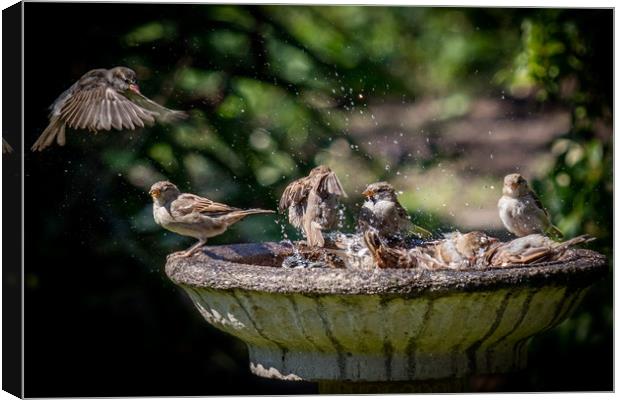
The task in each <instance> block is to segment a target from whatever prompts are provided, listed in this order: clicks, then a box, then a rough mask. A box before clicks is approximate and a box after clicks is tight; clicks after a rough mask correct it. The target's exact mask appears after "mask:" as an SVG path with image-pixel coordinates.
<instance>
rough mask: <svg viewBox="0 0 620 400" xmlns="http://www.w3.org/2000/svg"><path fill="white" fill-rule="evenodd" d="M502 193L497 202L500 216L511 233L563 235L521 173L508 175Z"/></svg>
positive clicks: (520, 235)
mask: <svg viewBox="0 0 620 400" xmlns="http://www.w3.org/2000/svg"><path fill="white" fill-rule="evenodd" d="M502 194H503V196H502V197H501V198H500V199H499V201H498V203H497V207H498V208H499V217H500V219H501V220H502V222H503V224H504V226H505V227H506V229H507V230H508V231H509V232H510V233H513V234H515V235H516V236H519V237H522V236H526V235H531V234H533V233H541V234H549V235H551V236H554V237H562V232H561V231H560V230H559V229H558V228H557V227H555V226H554V225H553V224H552V223H551V218H550V217H549V213H548V212H547V210H545V208H544V207H543V205H542V203H541V202H540V199H539V198H538V196H536V193H534V191H532V189H530V187H529V185H528V184H527V181H526V180H525V179H524V178H523V177H522V176H521V175H519V174H510V175H506V177H505V178H504V187H503V189H502Z"/></svg>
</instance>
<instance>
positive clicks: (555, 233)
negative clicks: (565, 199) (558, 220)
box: [547, 224, 564, 240]
mask: <svg viewBox="0 0 620 400" xmlns="http://www.w3.org/2000/svg"><path fill="white" fill-rule="evenodd" d="M547 234H548V235H549V236H550V237H551V238H553V239H556V240H557V239H562V238H563V237H564V234H563V233H562V231H561V230H560V228H558V227H557V226H555V225H553V224H551V225H549V228H547Z"/></svg>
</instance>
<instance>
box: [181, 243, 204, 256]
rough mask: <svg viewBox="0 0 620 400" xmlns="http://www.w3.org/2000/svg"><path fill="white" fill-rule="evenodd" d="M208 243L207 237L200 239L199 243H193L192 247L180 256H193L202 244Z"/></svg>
mask: <svg viewBox="0 0 620 400" xmlns="http://www.w3.org/2000/svg"><path fill="white" fill-rule="evenodd" d="M206 243H207V240H206V239H200V240H199V241H198V243H196V244H195V245H193V246H192V247H190V248H189V249H187V250H185V252H184V253H183V254H181V255H180V256H179V257H183V258H185V257H191V256H193V255H194V254H195V253H196V252H197V251H198V250H199V249H200V248H201V247H202V246H204V245H205V244H206Z"/></svg>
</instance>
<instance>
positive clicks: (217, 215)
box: [149, 181, 275, 257]
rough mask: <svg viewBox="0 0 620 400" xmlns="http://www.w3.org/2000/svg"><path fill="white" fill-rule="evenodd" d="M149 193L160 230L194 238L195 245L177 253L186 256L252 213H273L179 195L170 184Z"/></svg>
mask: <svg viewBox="0 0 620 400" xmlns="http://www.w3.org/2000/svg"><path fill="white" fill-rule="evenodd" d="M149 194H150V195H151V197H152V198H153V218H154V219H155V222H156V223H157V224H158V225H161V226H162V227H163V228H165V229H167V230H169V231H171V232H174V233H178V234H179V235H183V236H189V237H193V238H196V239H198V243H196V244H195V245H194V246H192V247H190V248H189V249H187V250H186V251H185V252H184V253H182V254H181V256H182V257H189V256H191V255H193V254H194V253H196V251H198V249H199V248H200V247H201V246H203V245H204V244H205V243H206V242H207V239H208V238H211V237H214V236H217V235H220V234H222V233H224V232H225V231H226V229H228V227H229V226H230V225H232V224H234V223H236V222H238V221H240V220H241V219H243V218H245V217H247V216H248V215H252V214H268V213H274V212H275V211H272V210H261V209H249V210H242V209H239V208H236V207H231V206H228V205H226V204H222V203H217V202H215V201H212V200H209V199H207V198H205V197H200V196H197V195H195V194H190V193H181V192H180V191H179V189H178V188H177V187H176V185H174V184H173V183H171V182H168V181H161V182H157V183H155V184H153V185H152V186H151V190H150V191H149Z"/></svg>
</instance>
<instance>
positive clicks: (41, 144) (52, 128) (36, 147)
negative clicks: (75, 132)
mask: <svg viewBox="0 0 620 400" xmlns="http://www.w3.org/2000/svg"><path fill="white" fill-rule="evenodd" d="M54 139H56V143H58V145H59V146H64V145H65V142H66V136H65V123H64V122H63V121H61V120H60V119H59V118H52V120H51V121H50V123H49V125H48V126H47V128H45V130H44V131H43V133H41V136H39V138H38V139H37V141H36V142H34V144H33V145H32V147H31V148H30V149H31V150H32V151H43V149H45V148H46V147H49V146H51V145H52V143H53V142H54Z"/></svg>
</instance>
